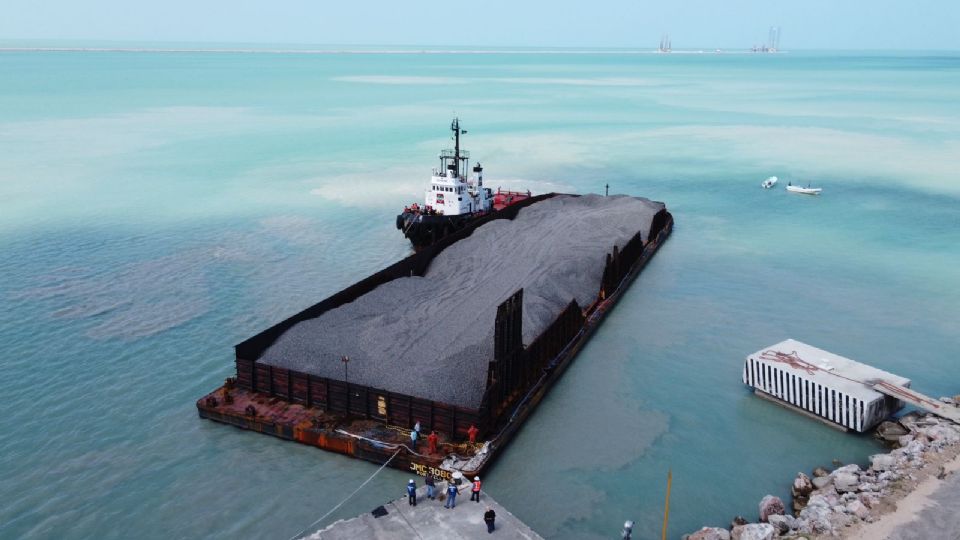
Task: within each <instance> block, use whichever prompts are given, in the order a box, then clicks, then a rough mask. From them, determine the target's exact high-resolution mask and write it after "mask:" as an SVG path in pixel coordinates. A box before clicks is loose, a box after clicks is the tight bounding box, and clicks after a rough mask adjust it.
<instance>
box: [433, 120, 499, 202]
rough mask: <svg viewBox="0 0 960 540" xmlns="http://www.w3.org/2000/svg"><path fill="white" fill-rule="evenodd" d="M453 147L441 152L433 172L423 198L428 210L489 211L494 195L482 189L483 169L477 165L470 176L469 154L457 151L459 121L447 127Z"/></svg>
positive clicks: (464, 151) (461, 133) (460, 133)
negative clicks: (450, 132) (451, 132)
mask: <svg viewBox="0 0 960 540" xmlns="http://www.w3.org/2000/svg"><path fill="white" fill-rule="evenodd" d="M450 129H451V130H452V131H453V139H454V147H453V148H452V149H450V148H447V149H444V150H441V151H440V156H439V158H440V167H439V168H435V169H433V175H432V176H431V177H430V186H429V188H428V189H427V191H426V193H425V197H424V205H425V206H426V208H427V211H428V212H430V211H433V212H436V213H438V214H440V215H444V216H458V215H463V214H473V213H475V212H489V211H490V210H491V209H492V208H493V193H492V192H491V190H490V189H489V188H484V187H483V167H481V166H480V164H479V163H477V164H476V165H475V166H474V167H473V175H472V176H470V175H469V174H468V171H469V170H470V152H468V151H466V150H461V149H460V135H463V134H465V133H466V132H467V131H466V130H464V129H460V120H459V119H458V118H454V119H453V122H452V123H451V124H450Z"/></svg>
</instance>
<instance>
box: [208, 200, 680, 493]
mask: <svg viewBox="0 0 960 540" xmlns="http://www.w3.org/2000/svg"><path fill="white" fill-rule="evenodd" d="M618 216H619V217H618ZM672 227H673V218H672V216H671V215H670V213H669V212H668V211H667V210H666V208H665V206H664V205H663V204H662V203H654V202H651V201H648V200H646V199H639V198H634V197H625V196H618V197H602V196H598V195H585V196H575V195H562V194H555V193H550V194H544V195H539V196H534V197H530V198H527V199H525V200H523V201H520V202H518V203H517V204H513V205H511V206H508V207H507V208H504V209H503V210H501V211H499V212H493V213H488V214H486V215H484V216H482V217H480V218H478V219H476V220H474V221H473V222H471V223H469V224H467V225H466V226H465V227H463V228H462V229H460V230H458V231H455V232H453V233H451V234H448V235H446V236H444V237H443V238H440V239H439V240H438V241H437V242H435V243H433V244H431V245H428V246H426V247H425V248H424V249H422V250H420V251H419V252H417V253H414V254H412V255H410V256H409V257H407V258H405V259H403V260H401V261H399V262H397V263H395V264H393V265H391V266H389V267H387V268H385V269H383V270H381V271H379V272H377V273H375V274H373V275H371V276H369V277H367V278H366V279H363V280H361V281H359V282H357V283H355V284H353V285H351V286H350V287H347V288H346V289H344V290H342V291H340V292H338V293H336V294H334V295H332V296H330V297H329V298H327V299H325V300H323V301H322V302H320V303H318V304H315V305H313V306H311V307H309V308H307V309H305V310H304V311H302V312H300V313H298V314H296V315H294V316H292V317H290V318H288V319H286V320H284V321H282V322H280V323H278V324H276V325H274V326H273V327H271V328H268V329H267V330H264V331H263V332H261V333H259V334H257V335H255V336H253V337H251V338H249V339H247V340H246V341H244V342H242V343H240V344H238V345H237V346H236V347H235V353H236V359H235V364H236V376H235V377H230V378H228V379H227V380H226V381H225V383H224V385H223V386H222V387H220V388H218V389H216V390H214V391H213V392H211V393H209V394H208V395H206V396H204V397H202V398H200V399H199V400H198V401H197V408H198V410H199V414H200V417H202V418H208V419H211V420H216V421H219V422H223V423H227V424H231V425H234V426H237V427H240V428H244V429H250V430H253V431H259V432H261V433H266V434H270V435H274V436H276V437H280V438H283V439H288V440H293V441H297V442H301V443H304V444H310V445H314V446H317V447H320V448H323V449H326V450H332V451H335V452H339V453H342V454H346V455H349V456H353V457H357V458H361V459H365V460H369V461H372V462H375V463H378V464H382V463H387V462H388V463H389V464H390V466H392V467H395V468H399V469H404V470H408V471H412V472H415V473H417V474H421V475H425V474H427V473H428V472H429V473H431V474H433V475H434V476H436V477H439V478H445V479H450V478H458V477H459V476H460V474H464V475H468V476H473V475H476V474H479V473H480V472H481V471H482V470H483V469H484V467H486V466H488V465H489V464H490V462H491V460H492V458H493V456H494V455H496V453H497V452H498V450H500V449H502V448H503V447H504V446H505V445H506V444H507V443H508V442H509V441H510V440H511V438H512V437H513V435H514V434H515V433H516V431H517V429H518V428H519V427H520V425H521V424H522V422H523V421H524V420H525V419H526V418H527V417H528V416H529V415H530V414H531V412H532V411H533V409H534V408H535V407H536V405H537V404H538V403H539V402H540V400H541V399H542V398H543V396H544V395H545V393H546V392H547V390H548V389H549V388H550V387H551V385H552V384H553V383H554V382H555V381H556V379H557V378H558V377H559V376H560V375H561V374H562V373H563V372H564V370H565V369H566V368H567V367H568V366H569V364H570V362H571V361H572V359H573V358H574V357H575V356H576V354H577V352H578V351H579V350H580V348H581V347H583V345H584V344H585V343H586V342H587V340H588V339H589V338H590V336H591V335H592V334H593V332H594V331H595V330H596V329H597V327H598V326H599V325H600V323H601V321H602V320H603V318H604V317H605V315H606V314H607V313H608V312H609V311H610V310H611V309H612V308H613V306H614V305H615V304H616V302H617V301H618V300H619V299H620V297H621V296H622V294H623V293H624V291H625V290H626V288H627V287H628V286H629V284H630V283H631V282H632V281H633V280H634V278H636V276H637V275H638V274H639V273H640V271H641V270H642V269H643V267H644V266H645V265H646V264H647V262H648V261H649V260H650V258H651V257H652V256H653V254H654V253H655V252H656V251H657V249H658V248H659V247H660V246H661V245H662V244H663V242H664V241H665V240H666V239H667V238H668V236H669V235H670V233H671V231H672ZM534 239H535V240H536V241H537V243H535V244H531V241H532V240H534ZM601 244H603V245H601ZM518 269H519V270H518ZM601 269H602V270H601ZM525 296H526V302H527V305H526V306H525ZM417 427H419V428H420V429H419V434H420V437H419V441H418V442H417V443H414V442H413V441H412V440H411V431H412V430H414V429H416V428H417Z"/></svg>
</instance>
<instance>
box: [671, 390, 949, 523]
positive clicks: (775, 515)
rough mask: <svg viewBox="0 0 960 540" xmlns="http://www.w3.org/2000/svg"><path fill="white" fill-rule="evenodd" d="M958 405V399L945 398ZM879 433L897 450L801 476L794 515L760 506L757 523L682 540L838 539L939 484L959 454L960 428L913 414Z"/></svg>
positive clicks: (774, 504) (769, 499)
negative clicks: (926, 485)
mask: <svg viewBox="0 0 960 540" xmlns="http://www.w3.org/2000/svg"><path fill="white" fill-rule="evenodd" d="M942 401H944V402H945V403H951V404H953V405H957V406H960V396H957V397H956V398H953V399H950V398H943V399H942ZM885 424H889V425H885V426H883V427H881V428H878V433H881V434H883V435H882V436H883V437H885V438H886V439H887V440H891V439H893V438H894V437H895V440H891V442H892V443H893V444H894V445H895V447H896V448H895V449H893V450H892V451H890V452H889V453H886V454H876V455H874V456H871V457H870V466H869V467H868V468H866V469H861V468H860V466H859V465H856V464H853V465H845V466H843V467H839V468H837V469H836V470H834V471H832V472H828V471H827V470H825V469H823V468H822V467H818V468H817V469H815V470H814V471H813V475H812V477H811V476H807V475H806V474H804V473H802V472H801V473H798V474H797V477H796V478H795V479H794V481H793V486H792V487H791V494H792V496H793V515H791V513H788V512H787V511H786V507H785V505H784V503H783V501H782V500H780V498H779V497H775V496H773V495H767V496H766V497H764V498H763V500H761V501H760V506H759V520H758V521H759V522H758V523H749V522H747V520H745V519H743V518H742V517H737V518H736V519H734V521H733V523H732V524H731V526H730V528H729V529H724V528H719V527H704V528H702V529H700V530H699V531H697V532H695V533H693V534H688V535H684V537H683V538H684V540H771V539H773V538H789V539H797V540H799V539H812V538H840V537H842V536H843V534H845V531H848V530H850V529H849V528H848V527H852V526H853V525H856V524H858V523H862V522H867V523H869V522H873V521H874V520H876V519H877V518H878V517H879V516H880V515H881V514H884V513H886V512H888V511H891V510H893V509H894V508H895V506H894V502H895V501H897V500H899V499H901V498H903V497H904V496H905V495H906V494H907V493H909V492H910V491H912V490H913V488H914V487H915V486H916V485H917V483H918V482H919V481H920V480H921V479H924V478H927V477H928V476H930V475H932V474H936V475H937V477H938V478H940V479H941V480H942V479H943V478H945V476H946V472H945V469H944V466H943V464H944V463H947V462H949V461H950V460H952V459H954V458H956V457H957V456H958V455H960V426H958V425H957V424H955V423H953V422H951V421H949V420H945V419H943V418H940V417H937V416H934V415H931V414H926V415H924V414H920V413H916V412H911V413H908V414H906V415H904V416H903V417H902V418H900V420H899V421H898V422H890V423H885Z"/></svg>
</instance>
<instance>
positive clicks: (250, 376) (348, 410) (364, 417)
mask: <svg viewBox="0 0 960 540" xmlns="http://www.w3.org/2000/svg"><path fill="white" fill-rule="evenodd" d="M554 195H555V194H547V195H541V196H537V197H533V198H531V199H528V200H527V201H523V202H522V203H519V204H517V205H514V206H511V207H508V208H506V209H504V210H503V211H500V212H496V213H494V214H491V215H490V216H487V217H485V218H482V219H481V220H478V222H477V223H476V224H472V225H471V226H470V227H468V228H466V229H463V230H460V231H457V232H456V233H455V234H453V235H451V236H450V237H447V238H444V239H442V240H441V241H440V242H438V243H437V244H434V245H431V246H429V247H427V248H426V249H424V250H422V251H420V252H418V253H415V254H413V255H411V256H409V257H407V258H406V259H404V260H402V261H400V262H398V263H396V264H394V265H392V266H390V267H388V268H386V269H384V270H382V271H380V272H377V273H376V274H374V275H372V276H370V277H368V278H366V279H365V280H363V281H360V282H358V283H356V284H354V285H352V286H350V287H348V288H347V289H344V290H343V291H341V292H339V293H336V294H334V295H333V296H331V297H330V298H327V299H326V300H324V301H322V302H320V303H319V304H317V305H315V306H312V307H311V308H308V309H307V310H305V311H303V312H301V313H300V314H297V315H295V316H294V317H291V318H289V319H287V320H286V321H283V322H281V323H279V324H277V325H275V326H274V327H272V328H270V329H267V330H265V331H264V332H261V333H260V334H258V335H257V336H254V337H253V338H250V339H248V340H247V341H245V342H243V343H241V344H239V345H237V346H236V367H237V375H236V377H235V378H230V379H228V380H227V381H226V383H225V384H224V386H222V387H220V388H218V389H217V390H214V391H213V392H211V393H209V394H207V395H206V396H204V397H202V398H200V399H199V400H198V401H197V409H198V412H199V415H200V417H201V418H207V419H210V420H214V421H217V422H221V423H225V424H230V425H233V426H236V427H239V428H242V429H247V430H251V431H257V432H260V433H265V434H268V435H273V436H275V437H278V438H281V439H286V440H291V441H296V442H299V443H302V444H309V445H311V446H316V447H318V448H322V449H324V450H329V451H333V452H338V453H341V454H344V455H348V456H351V457H355V458H359V459H364V460H367V461H371V462H373V463H377V464H383V463H385V462H387V461H388V460H389V462H390V466H391V467H394V468H397V469H402V470H406V471H411V472H414V473H416V474H420V475H425V474H427V473H428V472H430V473H432V474H434V475H435V476H438V477H441V478H449V477H450V475H451V474H452V473H453V472H455V471H459V472H462V473H463V474H465V475H467V476H472V475H475V474H479V473H480V472H483V470H484V469H485V468H486V467H488V466H489V465H490V464H491V462H492V461H493V458H494V457H495V456H496V455H497V454H498V453H499V451H501V450H502V449H503V448H504V447H505V446H506V445H507V444H508V443H509V442H510V440H511V439H512V438H513V436H514V435H515V434H516V432H517V431H518V430H519V428H520V426H521V425H522V424H523V422H524V420H526V418H528V417H529V415H530V414H531V413H532V412H533V410H534V409H535V408H536V406H537V405H538V404H539V403H540V401H541V400H542V399H543V397H544V396H545V395H546V393H547V391H548V390H549V388H550V387H551V386H552V385H553V383H554V382H555V381H556V380H557V379H558V378H559V377H560V376H561V375H562V374H563V372H564V371H565V370H566V369H567V367H569V365H570V363H571V362H572V360H573V358H574V357H575V356H576V355H577V353H578V352H579V351H580V349H581V348H582V347H583V345H585V344H586V342H587V341H588V340H589V338H590V337H591V336H592V334H593V332H594V331H596V329H597V327H599V325H600V323H601V322H602V320H603V318H604V317H605V316H606V315H607V313H609V312H610V310H611V309H613V307H614V306H615V305H616V303H617V301H618V300H619V299H620V298H621V297H622V295H623V294H624V292H625V290H626V289H627V287H628V286H629V285H630V283H631V282H632V281H633V280H634V279H635V278H636V277H637V275H639V274H640V272H641V271H642V269H643V268H644V267H645V266H646V264H647V262H648V261H649V260H650V259H651V258H652V256H653V255H654V254H655V253H656V251H657V250H658V249H659V247H660V246H661V245H662V244H663V243H664V242H665V241H666V239H667V238H668V237H669V235H670V233H671V232H672V228H673V218H672V216H671V215H670V213H669V212H667V211H666V210H665V209H664V210H661V211H660V212H659V213H658V214H657V215H656V216H654V219H653V223H652V224H651V227H650V234H649V238H648V241H647V242H643V240H642V238H640V234H639V233H637V235H636V236H635V237H634V238H633V239H632V240H631V241H630V242H627V244H626V245H625V246H623V248H622V249H620V248H618V247H616V246H614V247H613V251H612V252H611V253H609V254H608V256H607V262H606V267H605V269H604V274H603V281H602V283H601V285H600V288H599V292H598V295H597V298H596V300H595V301H594V302H593V303H591V304H590V305H589V306H587V307H586V308H581V307H580V306H579V305H577V302H576V301H571V302H570V304H569V305H568V306H567V308H566V309H565V310H564V311H563V312H562V313H560V314H559V316H558V317H557V318H556V320H554V322H553V323H552V324H551V325H550V326H549V327H547V328H546V329H545V330H544V331H543V332H542V333H541V334H540V335H539V336H538V337H537V338H536V339H535V340H534V341H533V342H532V343H531V344H529V345H528V346H526V347H524V346H523V344H522V338H521V336H520V320H521V318H522V303H523V290H522V289H521V290H519V291H517V293H516V294H514V295H513V296H512V297H511V298H510V299H508V300H507V301H505V302H503V304H501V305H500V307H499V308H498V312H497V320H496V332H495V340H496V344H495V354H494V360H493V361H492V362H490V366H489V373H488V383H487V389H486V392H485V394H484V399H483V403H482V405H481V406H480V408H479V409H467V408H463V407H458V406H454V405H451V404H446V403H440V402H435V401H430V400H426V399H422V398H418V397H416V396H409V395H403V394H398V393H395V392H389V391H386V390H383V389H378V388H373V387H367V386H361V385H356V384H349V383H347V382H345V381H341V380H334V379H328V378H324V377H319V376H316V375H311V374H308V373H301V372H297V371H293V370H288V369H284V368H280V367H275V366H271V365H265V364H260V363H258V362H257V361H256V358H258V357H259V354H260V353H262V351H263V350H264V349H265V347H266V346H268V345H269V343H272V341H273V340H274V339H276V337H277V336H279V335H280V334H282V333H283V332H284V331H285V330H286V329H288V328H290V327H291V326H293V325H294V324H296V323H297V322H299V321H302V320H305V319H307V318H312V317H316V316H318V315H319V314H322V313H324V312H325V311H327V310H330V309H335V308H336V307H339V306H340V305H343V304H345V303H348V302H351V301H353V300H354V299H356V298H358V297H359V296H361V295H363V294H366V293H367V292H369V291H371V290H373V289H374V288H376V287H377V286H379V285H381V284H383V283H386V282H387V281H390V280H392V279H396V278H397V277H402V276H408V275H422V273H423V272H424V271H425V270H426V268H427V266H428V265H429V263H430V261H431V260H432V259H433V258H434V257H435V256H436V255H437V254H438V253H440V252H441V251H442V250H443V249H445V248H446V247H448V246H449V245H451V244H453V243H454V242H456V241H458V240H460V239H463V238H465V237H467V236H469V235H470V234H471V233H472V232H473V230H474V229H476V228H477V227H479V226H481V225H483V224H484V223H487V222H489V221H491V220H493V219H513V217H515V216H516V214H517V212H519V210H520V209H522V208H524V207H526V206H529V205H530V204H534V203H536V202H538V201H540V200H544V199H546V198H549V197H552V196H554ZM417 420H421V421H422V423H423V424H424V428H425V429H424V433H429V432H430V431H433V430H435V431H436V432H437V433H438V434H439V435H440V441H439V445H438V449H437V452H435V453H430V452H427V451H425V450H426V447H427V445H426V444H425V443H426V441H421V444H420V445H418V446H417V448H416V451H414V449H413V448H411V444H410V439H409V426H411V425H412V424H413V423H414V422H416V421H417ZM471 426H475V427H476V428H477V429H478V431H479V437H478V438H477V441H478V442H477V443H470V442H469V441H468V440H467V439H468V431H469V429H470V428H471Z"/></svg>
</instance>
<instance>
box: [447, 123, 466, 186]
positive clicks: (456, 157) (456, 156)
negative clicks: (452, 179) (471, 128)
mask: <svg viewBox="0 0 960 540" xmlns="http://www.w3.org/2000/svg"><path fill="white" fill-rule="evenodd" d="M450 129H451V130H452V131H453V139H454V145H453V163H454V164H455V165H456V169H455V171H456V173H457V176H458V177H462V176H463V175H461V174H460V134H461V133H464V134H465V133H466V132H467V130H465V129H460V119H459V118H454V119H453V122H451V123H450Z"/></svg>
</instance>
